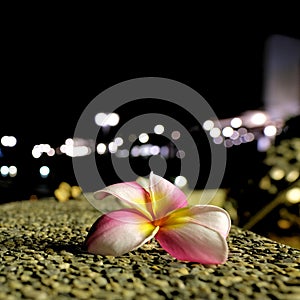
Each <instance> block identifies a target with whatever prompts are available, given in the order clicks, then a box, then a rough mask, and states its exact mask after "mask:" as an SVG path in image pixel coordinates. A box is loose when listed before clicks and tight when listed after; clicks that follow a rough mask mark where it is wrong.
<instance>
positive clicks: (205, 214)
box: [189, 205, 231, 238]
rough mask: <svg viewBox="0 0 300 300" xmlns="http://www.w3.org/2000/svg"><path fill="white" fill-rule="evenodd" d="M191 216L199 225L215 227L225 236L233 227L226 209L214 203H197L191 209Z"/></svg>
mask: <svg viewBox="0 0 300 300" xmlns="http://www.w3.org/2000/svg"><path fill="white" fill-rule="evenodd" d="M189 211H190V213H191V217H192V218H193V219H195V220H196V222H197V223H198V224H199V225H202V226H205V227H208V228H210V229H214V230H216V231H218V232H219V233H220V234H222V235H223V236H224V237H225V238H226V237H227V236H228V234H229V231H230V228H231V218H230V216H229V214H228V212H227V211H226V210H224V209H223V208H221V207H218V206H214V205H195V206H192V207H190V209H189Z"/></svg>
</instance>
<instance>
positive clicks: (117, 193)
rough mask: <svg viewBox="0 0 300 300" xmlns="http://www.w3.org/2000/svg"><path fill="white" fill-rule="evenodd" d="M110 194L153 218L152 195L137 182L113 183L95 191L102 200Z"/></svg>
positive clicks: (96, 195) (95, 194) (97, 197)
mask: <svg viewBox="0 0 300 300" xmlns="http://www.w3.org/2000/svg"><path fill="white" fill-rule="evenodd" d="M109 195H113V196H114V197H116V198H118V199H120V200H122V201H124V202H125V203H126V204H127V205H128V206H129V207H131V208H135V209H137V210H139V211H140V212H142V213H143V214H145V215H146V216H147V217H148V218H152V214H153V213H152V205H151V200H150V195H149V193H148V192H147V191H146V190H145V189H144V188H143V187H142V186H141V185H139V184H138V183H137V182H135V181H132V182H124V183H116V184H112V185H109V186H107V187H105V188H103V189H102V190H99V191H96V192H95V193H94V197H95V198H96V199H98V200H102V199H104V198H105V197H107V196H109Z"/></svg>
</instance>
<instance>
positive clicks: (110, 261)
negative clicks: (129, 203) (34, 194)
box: [0, 199, 300, 300]
mask: <svg viewBox="0 0 300 300" xmlns="http://www.w3.org/2000/svg"><path fill="white" fill-rule="evenodd" d="M99 214H100V212H99V211H98V210H96V209H95V208H94V207H93V206H92V205H91V204H90V203H89V202H88V201H86V200H70V201H68V202H65V203H60V202H57V201H56V200H55V199H44V200H38V201H20V202H13V203H6V204H1V205H0V216H1V218H0V232H1V234H0V299H5V300H12V299H37V300H48V299H55V300H62V299H109V300H114V299H122V300H123V299H124V300H126V299H139V300H146V299H174V300H183V299H262V300H264V299H286V300H295V299H300V250H298V249H294V248H291V247H290V246H287V245H283V244H279V243H277V242H274V241H272V240H269V239H267V238H264V237H261V236H258V235H256V234H254V233H252V232H250V231H242V230H241V229H239V228H237V227H235V226H233V227H232V229H231V232H230V235H229V237H228V244H229V249H230V253H229V258H228V261H227V262H226V263H225V264H223V265H218V266H216V265H205V266H204V265H202V264H197V263H187V262H183V261H178V260H176V259H174V258H172V257H171V256H170V255H169V254H167V253H166V252H165V251H164V250H163V249H162V248H161V247H160V246H159V245H158V244H157V243H156V242H155V241H152V242H151V243H149V244H146V245H144V246H143V247H141V248H140V249H138V250H136V251H132V252H130V253H128V254H126V255H123V256H122V257H110V256H100V255H91V254H87V253H85V252H83V251H82V249H81V245H82V243H83V241H84V239H85V237H86V235H87V232H88V230H89V228H90V226H91V225H92V223H93V222H94V221H95V220H96V218H97V217H98V216H99Z"/></svg>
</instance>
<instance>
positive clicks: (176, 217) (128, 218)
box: [84, 172, 231, 264]
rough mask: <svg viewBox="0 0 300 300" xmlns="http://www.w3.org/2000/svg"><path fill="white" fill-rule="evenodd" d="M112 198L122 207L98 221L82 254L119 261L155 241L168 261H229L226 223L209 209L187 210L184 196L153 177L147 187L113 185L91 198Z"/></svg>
mask: <svg viewBox="0 0 300 300" xmlns="http://www.w3.org/2000/svg"><path fill="white" fill-rule="evenodd" d="M109 195H112V196H114V197H116V198H118V199H119V200H120V201H122V202H124V204H125V205H126V207H125V208H122V209H119V210H114V211H110V212H108V213H106V214H103V215H102V216H100V217H99V218H98V219H97V220H96V222H95V223H94V224H93V226H92V227H91V229H90V231H89V233H88V235H87V237H86V240H85V243H84V245H85V248H86V250H87V252H89V253H92V254H99V255H110V256H120V255H123V254H125V253H127V252H129V251H132V250H135V249H137V248H139V247H141V246H142V245H144V244H145V243H146V242H148V241H150V240H151V239H152V238H155V239H156V240H157V241H158V242H159V244H160V245H161V247H162V248H163V249H165V251H167V252H168V253H169V254H170V255H172V256H173V257H175V258H177V259H179V260H183V261H190V262H198V263H203V264H222V263H224V262H226V260H227V257H228V245H227V241H226V238H227V236H228V233H229V230H230V227H231V219H230V216H229V214H228V213H227V212H226V211H225V210H224V209H222V208H220V207H218V206H213V205H194V206H188V201H187V198H186V195H185V194H184V193H183V192H182V191H181V190H180V189H179V188H178V187H176V186H175V185H173V184H172V183H171V182H169V181H168V180H166V179H164V178H163V177H160V176H158V175H156V174H154V173H153V172H151V173H150V176H149V186H148V187H143V186H142V185H140V184H139V183H138V182H135V181H134V182H125V183H117V184H113V185H110V186H107V187H105V188H103V189H102V190H99V191H97V192H95V193H94V197H95V198H96V199H99V200H102V199H104V198H106V197H107V196H109Z"/></svg>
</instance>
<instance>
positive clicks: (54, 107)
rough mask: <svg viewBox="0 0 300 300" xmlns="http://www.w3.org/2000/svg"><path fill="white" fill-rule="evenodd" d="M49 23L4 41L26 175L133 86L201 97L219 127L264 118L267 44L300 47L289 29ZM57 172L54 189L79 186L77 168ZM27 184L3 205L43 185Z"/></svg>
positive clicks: (4, 124)
mask: <svg viewBox="0 0 300 300" xmlns="http://www.w3.org/2000/svg"><path fill="white" fill-rule="evenodd" d="M241 19H242V18H241ZM42 21H43V16H40V17H39V18H38V22H30V20H28V22H26V21H25V22H19V23H18V24H17V25H15V26H11V25H12V24H13V23H14V22H13V21H12V20H11V23H9V24H5V26H4V29H3V31H2V33H3V35H2V40H1V42H2V47H1V48H2V49H1V50H2V54H1V56H0V57H1V78H2V79H1V100H0V101H1V102H0V103H1V107H0V113H1V118H0V135H1V136H3V135H14V136H16V138H17V140H18V147H19V148H18V150H17V151H18V153H17V154H16V155H15V156H13V157H12V158H11V160H14V159H15V160H16V163H14V164H19V165H23V166H24V170H25V169H27V170H31V169H32V168H33V167H34V164H35V163H36V162H35V161H34V159H33V158H32V156H31V149H32V147H33V145H35V144H39V143H49V144H52V145H56V146H58V145H60V144H62V143H63V142H64V141H65V139H66V138H68V137H71V136H72V135H73V132H74V129H75V126H76V122H77V120H78V118H79V116H80V114H81V112H82V111H83V110H84V108H85V107H86V105H87V104H88V103H89V102H91V101H92V100H93V99H94V97H96V96H97V95H98V94H99V93H101V92H102V91H104V90H105V89H106V88H109V87H111V86H112V85H114V84H117V83H119V82H122V81H124V80H128V79H132V78H137V77H148V76H155V77H165V78H170V79H174V80H177V81H179V82H182V83H184V84H186V85H188V86H190V87H191V88H193V89H195V90H196V91H197V92H199V93H200V94H201V95H202V96H203V97H204V98H205V99H206V101H207V102H208V103H209V104H210V105H211V107H212V108H213V109H214V111H215V113H216V114H217V116H218V117H219V118H227V117H233V116H235V115H238V114H240V113H242V112H244V111H246V110H249V109H261V108H263V98H262V97H263V84H264V80H263V75H264V69H263V64H264V50H265V48H264V47H265V42H266V40H267V39H268V37H270V36H271V35H272V34H282V35H287V36H290V37H300V34H299V31H298V28H296V27H295V26H293V25H290V26H285V27H287V28H283V27H282V25H281V24H280V23H278V24H279V25H276V26H275V25H274V26H273V25H272V24H267V25H262V26H259V25H257V26H252V25H249V24H251V23H249V24H246V26H245V28H243V27H240V26H238V25H235V24H233V25H231V26H229V25H228V26H227V25H226V26H224V24H222V22H220V24H218V25H215V26H216V29H212V28H213V27H214V26H212V24H211V23H206V24H204V25H203V24H198V23H197V21H196V22H195V24H192V25H191V27H189V26H188V25H187V26H186V27H183V26H181V25H180V22H179V23H176V24H174V25H173V24H171V23H167V22H166V24H165V25H162V27H160V25H158V24H156V26H151V25H150V24H148V25H149V26H145V28H144V27H143V24H144V23H142V24H140V23H139V22H137V24H133V25H132V27H130V28H127V27H126V28H123V26H122V23H120V24H119V25H116V26H111V25H110V24H106V26H104V25H105V24H104V25H102V24H99V25H98V26H99V27H97V25H94V26H93V31H90V30H89V29H88V28H87V29H86V28H84V29H83V28H82V27H81V24H80V23H79V24H78V25H73V23H72V24H69V23H67V24H66V26H60V23H57V22H56V19H47V21H46V22H42ZM254 21H255V20H254ZM152 22H154V20H152ZM96 23H97V22H96ZM108 27H109V30H108V29H107V28H108ZM146 27H147V28H146ZM208 28H209V29H208ZM254 148H255V147H254ZM23 149H24V152H23ZM26 151H27V152H26ZM20 153H22V154H20ZM234 155H235V156H236V157H238V155H239V153H235V154H234ZM240 155H244V153H240ZM254 156H255V155H254ZM11 163H13V162H11ZM230 168H234V165H232V166H230ZM54 169H56V170H59V171H58V173H60V174H62V175H61V177H58V178H57V179H56V181H54V185H56V184H58V183H59V182H60V181H62V180H66V181H68V180H70V181H71V180H72V174H71V173H72V170H71V162H70V159H69V160H66V161H61V162H59V163H57V165H56V166H54ZM62 169H63V170H62ZM67 170H68V171H67ZM20 172H21V171H20ZM24 172H25V171H24ZM28 172H31V171H28ZM20 178H22V179H20V181H21V182H19V186H18V189H17V192H15V194H14V195H12V194H11V193H6V192H5V193H4V194H3V193H2V197H1V198H2V199H3V198H5V197H8V198H9V197H12V198H13V197H14V196H15V197H20V198H22V197H25V198H26V197H29V196H30V194H31V193H32V190H30V189H31V188H32V186H33V185H34V184H33V182H34V180H35V179H34V178H33V177H30V174H29V175H28V173H26V174H25V173H24V174H23V175H22V174H21V173H20ZM37 180H38V179H37ZM21 190H22V191H21ZM23 191H24V192H23ZM2 199H1V200H2Z"/></svg>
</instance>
